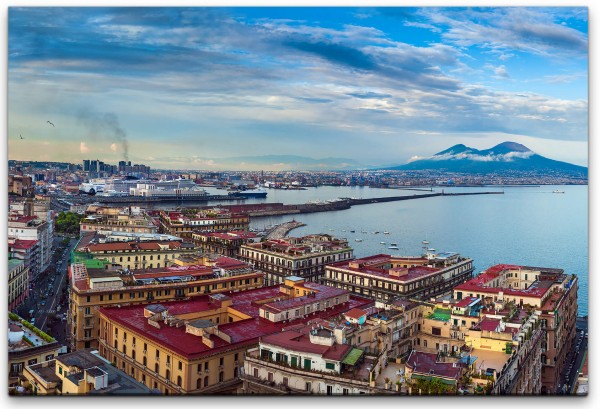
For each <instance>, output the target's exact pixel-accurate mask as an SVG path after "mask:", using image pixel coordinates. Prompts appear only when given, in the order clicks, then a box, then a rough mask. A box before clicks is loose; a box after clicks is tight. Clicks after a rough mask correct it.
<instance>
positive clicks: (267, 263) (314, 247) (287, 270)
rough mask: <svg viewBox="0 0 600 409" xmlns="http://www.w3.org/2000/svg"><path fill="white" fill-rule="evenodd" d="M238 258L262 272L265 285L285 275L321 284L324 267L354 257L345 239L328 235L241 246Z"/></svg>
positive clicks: (288, 238) (277, 280)
mask: <svg viewBox="0 0 600 409" xmlns="http://www.w3.org/2000/svg"><path fill="white" fill-rule="evenodd" d="M239 258H240V259H241V260H244V261H246V262H247V263H250V264H252V265H253V266H255V267H256V268H257V269H259V270H261V271H264V272H265V274H266V282H267V284H268V285H275V284H281V283H283V282H284V280H285V279H286V277H289V276H295V277H303V278H304V279H305V280H307V281H312V282H316V283H321V281H322V280H323V276H324V274H325V267H326V265H328V264H331V263H336V262H348V261H349V260H352V259H353V258H354V256H353V250H352V248H350V247H349V246H348V241H347V240H345V239H336V238H335V237H333V236H331V235H328V234H313V235H309V236H304V237H285V238H283V239H277V240H267V241H263V242H260V243H254V244H246V245H243V246H241V248H240V253H239Z"/></svg>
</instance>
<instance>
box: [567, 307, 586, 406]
mask: <svg viewBox="0 0 600 409" xmlns="http://www.w3.org/2000/svg"><path fill="white" fill-rule="evenodd" d="M576 331H577V335H576V336H575V339H574V340H573V345H571V349H570V351H569V353H568V354H567V358H566V360H565V362H566V364H565V366H566V367H565V369H564V371H563V373H561V376H560V382H561V387H562V388H563V393H565V394H572V393H573V392H574V388H575V384H576V383H577V377H578V376H579V368H581V364H582V362H583V359H584V357H585V352H586V351H587V348H588V337H587V336H586V335H585V334H587V332H588V323H587V320H583V319H581V318H579V319H578V320H577V327H576Z"/></svg>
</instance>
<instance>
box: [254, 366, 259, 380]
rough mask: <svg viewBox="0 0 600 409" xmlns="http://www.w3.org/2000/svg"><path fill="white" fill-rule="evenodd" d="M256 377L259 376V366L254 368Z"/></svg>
mask: <svg viewBox="0 0 600 409" xmlns="http://www.w3.org/2000/svg"><path fill="white" fill-rule="evenodd" d="M254 377H255V378H258V368H254Z"/></svg>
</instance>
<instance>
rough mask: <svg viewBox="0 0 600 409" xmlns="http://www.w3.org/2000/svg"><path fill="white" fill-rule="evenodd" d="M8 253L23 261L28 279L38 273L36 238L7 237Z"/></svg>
mask: <svg viewBox="0 0 600 409" xmlns="http://www.w3.org/2000/svg"><path fill="white" fill-rule="evenodd" d="M8 254H9V256H10V257H12V258H14V259H17V260H21V261H23V264H24V265H25V268H27V269H29V281H31V280H32V279H34V278H36V277H37V275H38V274H39V273H40V267H41V261H40V252H39V246H38V241H37V240H19V239H15V238H9V239H8Z"/></svg>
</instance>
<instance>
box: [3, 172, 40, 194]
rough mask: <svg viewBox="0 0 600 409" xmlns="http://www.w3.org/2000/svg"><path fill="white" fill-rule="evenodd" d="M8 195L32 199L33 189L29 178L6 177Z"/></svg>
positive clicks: (19, 176) (20, 176)
mask: <svg viewBox="0 0 600 409" xmlns="http://www.w3.org/2000/svg"><path fill="white" fill-rule="evenodd" d="M8 194H9V196H10V195H16V196H24V197H32V196H33V195H34V194H35V188H34V186H33V181H32V180H31V176H22V175H8Z"/></svg>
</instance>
